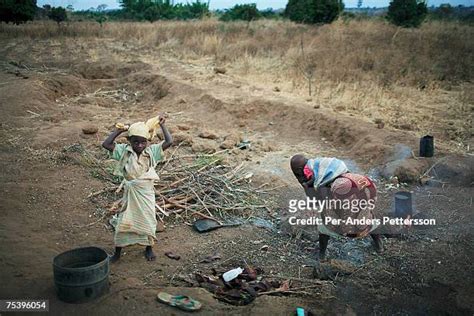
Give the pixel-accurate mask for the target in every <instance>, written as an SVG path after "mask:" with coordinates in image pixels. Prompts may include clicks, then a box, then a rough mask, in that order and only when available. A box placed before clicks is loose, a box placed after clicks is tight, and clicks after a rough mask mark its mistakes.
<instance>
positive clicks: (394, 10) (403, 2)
mask: <svg viewBox="0 0 474 316" xmlns="http://www.w3.org/2000/svg"><path fill="white" fill-rule="evenodd" d="M427 13H428V8H427V6H426V3H425V2H424V1H422V0H421V1H420V0H392V2H390V5H389V6H388V12H387V19H388V20H389V21H390V22H391V23H393V24H395V25H398V26H402V27H418V26H420V24H421V23H422V22H423V20H424V19H425V17H426V14H427Z"/></svg>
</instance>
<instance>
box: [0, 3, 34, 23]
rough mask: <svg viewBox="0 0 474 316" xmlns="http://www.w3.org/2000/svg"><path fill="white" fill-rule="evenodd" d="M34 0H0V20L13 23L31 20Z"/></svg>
mask: <svg viewBox="0 0 474 316" xmlns="http://www.w3.org/2000/svg"><path fill="white" fill-rule="evenodd" d="M35 13H36V0H0V22H2V21H3V22H7V23H9V22H12V23H15V24H20V23H24V22H26V21H30V20H33V18H34V16H35Z"/></svg>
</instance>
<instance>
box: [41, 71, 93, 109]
mask: <svg viewBox="0 0 474 316" xmlns="http://www.w3.org/2000/svg"><path fill="white" fill-rule="evenodd" d="M42 85H43V86H44V88H46V91H45V92H46V96H47V97H48V99H49V100H50V101H53V102H55V101H56V99H57V98H59V97H63V96H66V97H67V96H75V95H78V94H81V93H83V92H84V91H86V88H87V87H86V84H85V83H84V82H83V80H81V78H78V77H76V76H73V75H60V76H48V77H47V78H45V79H43V81H42Z"/></svg>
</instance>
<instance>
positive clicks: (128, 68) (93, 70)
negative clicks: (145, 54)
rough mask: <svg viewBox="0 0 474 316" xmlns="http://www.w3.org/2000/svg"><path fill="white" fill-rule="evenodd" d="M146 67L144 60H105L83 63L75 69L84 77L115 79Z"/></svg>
mask: <svg viewBox="0 0 474 316" xmlns="http://www.w3.org/2000/svg"><path fill="white" fill-rule="evenodd" d="M146 68H147V65H146V64H145V63H142V62H129V63H125V64H120V63H118V62H115V61H109V60H107V61H106V60H103V61H100V62H95V63H89V62H87V63H81V64H79V65H77V66H76V67H75V69H74V71H75V72H76V73H77V74H79V75H80V76H81V77H82V78H84V79H114V78H120V77H124V76H127V75H129V74H131V73H134V72H137V71H141V70H143V69H146Z"/></svg>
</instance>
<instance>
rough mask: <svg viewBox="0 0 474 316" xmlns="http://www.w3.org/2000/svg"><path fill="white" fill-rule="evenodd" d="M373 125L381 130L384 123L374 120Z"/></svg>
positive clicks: (378, 119) (379, 119) (377, 119)
mask: <svg viewBox="0 0 474 316" xmlns="http://www.w3.org/2000/svg"><path fill="white" fill-rule="evenodd" d="M374 123H375V125H376V126H377V128H379V129H382V128H384V127H385V122H384V121H383V120H382V119H381V118H376V119H374Z"/></svg>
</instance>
